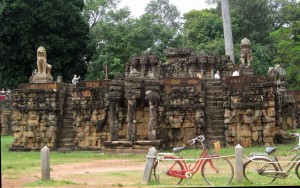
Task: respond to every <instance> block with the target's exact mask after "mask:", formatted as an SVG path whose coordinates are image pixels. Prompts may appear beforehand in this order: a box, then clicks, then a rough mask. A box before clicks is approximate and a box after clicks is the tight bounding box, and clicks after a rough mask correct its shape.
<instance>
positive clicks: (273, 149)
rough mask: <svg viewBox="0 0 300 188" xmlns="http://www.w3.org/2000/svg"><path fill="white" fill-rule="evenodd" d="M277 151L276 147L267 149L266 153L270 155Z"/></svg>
mask: <svg viewBox="0 0 300 188" xmlns="http://www.w3.org/2000/svg"><path fill="white" fill-rule="evenodd" d="M276 150H277V148H276V147H266V153H267V154H268V155H270V154H271V153H273V152H275V151H276Z"/></svg>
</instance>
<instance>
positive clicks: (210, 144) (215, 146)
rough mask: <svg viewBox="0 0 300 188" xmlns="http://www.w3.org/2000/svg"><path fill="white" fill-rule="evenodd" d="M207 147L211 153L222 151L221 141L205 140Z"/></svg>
mask: <svg viewBox="0 0 300 188" xmlns="http://www.w3.org/2000/svg"><path fill="white" fill-rule="evenodd" d="M205 147H206V149H207V151H208V153H209V154H211V155H212V154H219V153H220V151H221V143H220V141H216V140H214V141H207V140H205Z"/></svg>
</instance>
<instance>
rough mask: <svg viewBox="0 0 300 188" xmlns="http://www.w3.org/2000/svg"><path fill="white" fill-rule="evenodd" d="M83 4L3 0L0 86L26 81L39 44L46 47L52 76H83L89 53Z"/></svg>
mask: <svg viewBox="0 0 300 188" xmlns="http://www.w3.org/2000/svg"><path fill="white" fill-rule="evenodd" d="M83 6H84V3H83V0H82V1H80V0H68V1H66V0H65V1H64V0H57V1H51V0H44V1H39V0H32V1H24V0H10V1H8V0H7V1H5V4H4V7H3V8H2V11H1V12H0V39H1V41H0V62H1V66H0V72H1V74H0V80H1V82H0V85H1V86H0V87H9V88H15V87H17V85H18V84H19V83H21V82H28V79H29V77H30V76H31V73H32V71H33V70H34V69H35V68H36V50H37V48H38V47H39V46H44V47H45V48H46V51H47V61H48V63H49V64H51V66H52V70H53V72H52V75H53V77H54V79H55V78H56V76H58V75H61V76H63V81H64V82H70V81H69V80H71V78H72V77H73V75H74V74H78V75H82V77H84V75H85V73H86V61H87V60H88V58H89V55H90V53H89V49H88V48H87V44H88V43H87V42H88V33H89V27H88V24H87V23H86V22H85V21H84V19H83V17H82V15H81V13H82V10H83Z"/></svg>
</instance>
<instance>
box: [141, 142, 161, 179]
mask: <svg viewBox="0 0 300 188" xmlns="http://www.w3.org/2000/svg"><path fill="white" fill-rule="evenodd" d="M156 155H157V151H156V149H155V148H154V147H152V148H150V149H149V151H148V154H147V161H146V165H145V170H144V175H143V179H142V183H144V184H147V183H149V181H150V179H151V174H152V169H153V165H154V161H155V158H156Z"/></svg>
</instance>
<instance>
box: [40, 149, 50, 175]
mask: <svg viewBox="0 0 300 188" xmlns="http://www.w3.org/2000/svg"><path fill="white" fill-rule="evenodd" d="M49 155H50V152H49V148H48V147H47V146H45V147H43V148H42V149H41V159H42V180H50V156H49Z"/></svg>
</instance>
